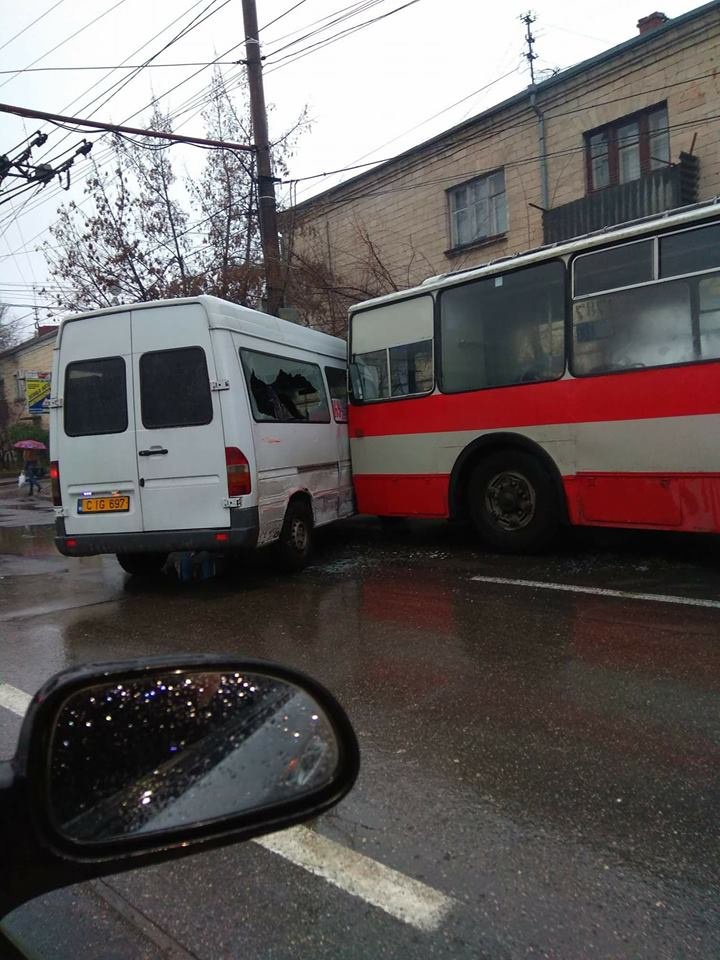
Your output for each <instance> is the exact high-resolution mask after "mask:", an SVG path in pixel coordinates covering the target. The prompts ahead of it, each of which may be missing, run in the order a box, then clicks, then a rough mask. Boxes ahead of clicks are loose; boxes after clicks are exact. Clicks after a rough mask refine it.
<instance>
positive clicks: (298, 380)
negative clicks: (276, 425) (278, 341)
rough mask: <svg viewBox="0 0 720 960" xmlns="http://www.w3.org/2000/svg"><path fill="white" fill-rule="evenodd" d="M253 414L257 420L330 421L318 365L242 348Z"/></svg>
mask: <svg viewBox="0 0 720 960" xmlns="http://www.w3.org/2000/svg"><path fill="white" fill-rule="evenodd" d="M240 357H241V359H242V364H243V369H244V371H245V379H246V381H247V385H248V390H249V392H250V404H251V406H252V412H253V417H254V418H255V420H257V421H258V422H267V421H270V422H273V421H274V422H281V423H282V422H291V423H330V411H329V410H328V402H327V394H326V392H325V384H324V383H323V378H322V373H321V372H320V367H318V366H316V365H315V364H314V363H305V362H304V361H302V360H292V359H290V358H289V357H276V356H273V355H271V354H269V353H259V352H258V351H255V350H241V351H240Z"/></svg>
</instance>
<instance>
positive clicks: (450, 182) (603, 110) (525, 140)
mask: <svg viewBox="0 0 720 960" xmlns="http://www.w3.org/2000/svg"><path fill="white" fill-rule="evenodd" d="M638 30H639V32H638V34H637V35H636V36H634V37H632V39H630V40H628V41H626V42H625V43H623V44H620V45H619V46H617V47H614V48H612V49H610V50H608V51H606V52H605V53H603V54H601V55H599V56H597V57H594V58H593V59H591V60H586V61H585V62H583V63H581V64H579V65H577V66H575V67H572V68H570V69H568V70H565V71H563V72H561V73H559V74H557V75H556V76H553V77H551V78H550V79H548V80H545V81H544V82H542V83H539V84H537V85H536V86H534V87H529V88H528V89H527V90H525V91H524V92H522V93H520V94H518V95H516V96H514V97H512V98H510V99H509V100H506V101H505V102H503V103H500V104H498V105H497V106H496V107H493V108H492V109H490V110H487V111H485V112H484V113H482V114H480V115H479V116H476V117H474V118H472V119H471V120H468V121H465V122H463V123H462V124H460V125H458V126H456V127H453V128H452V129H450V130H448V131H447V132H445V133H443V134H441V135H440V136H437V137H434V138H433V139H431V140H428V141H426V142H425V143H422V144H420V145H419V146H417V147H414V148H413V149H411V150H408V151H406V152H405V153H403V154H401V155H399V156H398V157H396V158H394V159H393V160H391V161H388V162H386V163H383V164H381V165H380V166H378V167H375V168H373V169H372V170H371V171H369V172H368V173H364V174H361V175H360V176H356V177H354V178H352V179H350V180H348V181H346V182H345V183H343V184H341V185H340V186H338V187H335V188H333V189H331V190H328V191H326V192H325V193H323V194H320V195H318V196H316V197H313V198H312V199H310V200H308V201H306V202H304V203H302V204H299V205H298V206H296V207H295V208H294V209H292V210H290V211H287V212H286V213H285V214H284V215H283V228H284V235H285V244H286V256H287V261H288V296H287V300H288V302H289V303H290V304H293V305H295V306H297V307H298V308H299V309H300V311H301V312H302V314H303V315H304V317H305V318H306V320H307V322H309V323H313V324H322V325H326V326H331V327H332V328H334V329H335V330H336V331H337V332H341V333H342V332H343V329H344V323H345V320H344V316H345V310H346V309H347V306H348V305H349V304H350V303H353V302H357V301H358V300H362V299H365V298H366V297H369V296H374V295H377V294H380V293H386V292H389V291H390V290H393V289H402V288H403V287H406V286H411V285H413V284H416V283H419V282H421V281H422V280H423V279H425V278H426V277H428V276H431V275H434V274H438V273H445V272H447V271H451V270H457V269H462V268H464V267H468V266H472V265H477V264H479V263H483V262H486V261H488V260H493V259H496V258H498V257H503V256H507V255H510V254H513V253H517V252H519V251H522V250H527V249H529V248H532V247H535V246H540V245H541V244H543V243H549V242H554V241H557V240H562V239H567V238H569V237H572V236H577V235H579V234H581V233H585V232H589V231H591V230H594V229H600V228H602V227H606V226H609V225H611V224H613V223H620V222H624V221H627V220H631V219H635V218H637V217H642V216H646V215H651V214H654V213H658V212H662V211H664V210H668V209H672V208H674V207H677V206H681V205H684V204H687V203H691V202H694V201H695V200H704V199H708V198H711V197H715V196H717V195H718V194H720V109H719V108H718V104H719V103H720V71H719V70H718V64H720V2H718V0H714V2H712V3H708V4H705V5H704V6H702V7H698V8H697V9H695V10H693V11H691V12H689V13H687V14H685V15H683V16H680V17H677V18H675V19H673V20H668V19H667V18H666V17H665V16H664V15H663V14H652V15H651V16H649V17H647V18H644V19H643V20H641V21H640V22H639V24H638Z"/></svg>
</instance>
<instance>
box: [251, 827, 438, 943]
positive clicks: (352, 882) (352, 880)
mask: <svg viewBox="0 0 720 960" xmlns="http://www.w3.org/2000/svg"><path fill="white" fill-rule="evenodd" d="M255 843H257V844H259V845H260V846H261V847H265V849H266V850H271V851H272V852H273V853H277V854H279V855H280V856H281V857H284V858H285V859H286V860H289V861H290V862H291V863H294V864H295V865H296V866H298V867H303V868H304V869H305V870H307V871H308V872H309V873H313V874H315V876H316V877H322V878H323V879H324V880H327V881H328V883H332V884H333V885H334V886H336V887H339V888H340V889H341V890H344V891H345V892H346V893H349V894H352V896H354V897H360V898H361V899H362V900H364V901H365V902H366V903H370V904H372V906H374V907H379V908H380V909H381V910H384V911H385V913H389V914H390V915H391V916H393V917H395V918H396V919H397V920H402V921H403V922H404V923H408V924H410V925H411V926H413V927H417V929H418V930H423V931H425V932H430V931H432V930H436V929H437V928H438V927H439V926H440V924H441V923H442V921H443V919H444V918H445V917H446V916H447V914H448V913H449V911H450V910H451V908H452V906H453V904H454V901H453V900H452V899H451V898H450V897H447V896H445V894H443V893H440V892H439V891H438V890H433V888H432V887H428V886H426V885H425V884H424V883H420V881H419V880H412V879H411V878H410V877H406V876H405V875H404V874H402V873H399V872H398V871H397V870H393V869H392V868H391V867H386V866H384V865H383V864H382V863H378V862H377V861H376V860H371V859H370V857H366V856H364V855H363V854H362V853H356V852H355V851H354V850H350V849H348V848H347V847H344V846H343V845H342V844H340V843H335V841H334V840H329V839H328V838H327V837H324V836H322V834H319V833H315V832H314V831H313V830H308V828H307V827H291V828H290V829H289V830H283V831H281V832H280V833H273V834H270V835H269V836H266V837H258V838H256V840H255Z"/></svg>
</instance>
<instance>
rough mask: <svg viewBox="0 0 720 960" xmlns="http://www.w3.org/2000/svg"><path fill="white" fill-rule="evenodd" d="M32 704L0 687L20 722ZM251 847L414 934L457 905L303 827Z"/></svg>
mask: <svg viewBox="0 0 720 960" xmlns="http://www.w3.org/2000/svg"><path fill="white" fill-rule="evenodd" d="M31 700H32V697H30V696H29V695H28V694H27V693H25V692H24V691H23V690H18V688H17V687H13V686H11V685H10V684H9V683H0V707H5V708H6V709H7V710H11V711H12V712H13V713H16V714H18V715H19V716H21V717H24V716H25V712H26V710H27V708H28V706H29V704H30V701H31ZM253 842H254V843H257V844H259V846H261V847H264V848H265V849H266V850H269V851H271V852H272V853H275V854H277V855H278V856H280V857H283V858H284V859H285V860H289V861H290V862H291V863H294V864H295V866H298V867H303V868H304V869H305V870H307V871H308V872H309V873H312V874H314V875H315V876H316V877H321V878H322V879H323V880H327V882H328V883H332V884H333V885H334V886H336V887H339V888H340V889H341V890H344V891H345V892H346V893H349V894H351V895H352V896H354V897H359V898H360V899H362V900H364V901H365V902H366V903H369V904H371V905H372V906H374V907H379V908H380V909H381V910H384V911H385V913H388V914H390V916H392V917H395V918H396V919H397V920H402V921H403V922H404V923H408V924H410V925H411V926H413V927H416V928H417V929H418V930H423V931H426V932H430V931H432V930H436V929H437V928H438V927H439V926H440V924H441V923H442V921H443V920H444V918H445V917H446V916H447V914H448V913H449V912H450V910H451V909H452V907H453V906H454V903H455V901H454V900H453V899H452V898H451V897H447V896H445V894H443V893H440V892H439V891H438V890H434V889H433V888H432V887H428V886H427V885H426V884H424V883H421V882H420V881H419V880H413V879H412V878H411V877H406V876H405V875H404V874H402V873H399V872H398V871H397V870H393V869H392V868H391V867H386V866H385V865H384V864H382V863H378V862H377V860H371V859H370V857H366V856H364V855H363V854H362V853H356V852H355V851H354V850H350V849H349V848H348V847H344V846H343V845H342V844H340V843H336V842H335V841H334V840H329V839H328V838H327V837H323V836H322V835H321V834H319V833H316V832H314V831H313V830H308V828H307V827H291V828H290V829H289V830H282V831H280V832H279V833H273V834H269V835H268V836H265V837H256V838H255V840H254V841H253Z"/></svg>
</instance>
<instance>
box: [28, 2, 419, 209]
mask: <svg viewBox="0 0 720 960" xmlns="http://www.w3.org/2000/svg"><path fill="white" fill-rule="evenodd" d="M215 2H216V0H215ZM225 2H228V0H225ZM381 2H385V0H363V2H362V3H358V4H355V5H352V6H351V7H347V8H344V9H343V10H341V11H338V12H339V13H341V14H344V16H341V17H340V18H336V19H335V20H331V21H330V22H329V23H328V22H327V20H328V18H323V20H322V21H320V22H322V23H323V24H324V26H323V27H322V28H321V29H323V30H324V29H327V28H328V27H329V26H332V25H334V24H335V23H337V22H339V21H341V20H342V19H346V18H347V17H349V16H353V15H356V14H357V12H358V11H362V10H366V9H369V8H371V7H372V6H375V5H377V4H378V3H381ZM412 2H417V0H412ZM198 5H199V4H194V5H193V7H194V6H198ZM224 5H225V4H222V6H224ZM191 9H192V8H191ZM205 9H207V8H205ZM218 9H220V8H218ZM291 9H292V8H291ZM346 11H349V12H346ZM186 12H189V11H186ZM203 12H204V11H203ZM213 12H216V11H213ZM288 12H290V11H286V12H285V14H284V15H287V13H288ZM284 15H281V16H284ZM329 16H330V17H332V16H333V14H330V15H329ZM195 19H197V18H195ZM278 19H281V17H280V18H276V21H275V22H277V20H278ZM272 22H273V21H271V23H272ZM371 22H374V21H371ZM267 26H269V24H267V25H266V26H265V27H264V28H263V29H266V28H267ZM316 32H317V31H316ZM310 35H311V34H308V35H307V36H310ZM328 39H329V40H330V41H332V40H333V39H334V38H328ZM168 45H169V44H168ZM241 45H242V44H235V45H234V46H233V47H230V48H229V49H228V50H226V51H225V53H223V54H221V55H220V56H219V57H217V58H216V60H220V59H222V57H224V56H227V54H228V53H229V52H232V50H234V49H236V48H237V47H239V46H241ZM166 48H167V47H166ZM166 48H165V49H166ZM214 62H215V61H211V63H210V64H209V65H212V64H213V63H214ZM202 69H205V67H203V68H201V69H200V70H197V71H195V72H194V73H192V74H191V75H190V76H189V77H186V78H185V79H184V80H182V81H180V82H179V83H177V84H175V85H174V86H173V87H171V88H169V89H168V90H166V91H164V92H163V93H162V94H160V95H159V96H158V98H157V99H160V98H162V97H166V96H168V95H169V94H170V93H173V92H174V91H175V90H177V89H178V88H179V87H180V86H182V85H184V84H185V83H187V82H189V81H190V80H192V79H193V78H194V77H195V76H197V75H198V74H199V73H200V72H202ZM114 86H117V84H116V85H114ZM110 89H112V87H111V88H110ZM97 99H98V98H96V100H95V101H93V102H97ZM74 102H76V101H74ZM151 105H152V101H151V102H150V103H148V104H146V105H144V106H143V107H141V108H139V109H138V110H136V111H135V112H134V113H132V114H130V115H129V116H128V117H127V118H126V120H125V121H124V122H126V121H127V120H128V119H132V118H133V117H134V116H137V114H138V113H141V112H142V111H144V110H146V109H147V108H148V107H149V106H151ZM100 106H102V104H101V105H100ZM100 106H99V107H97V108H96V110H94V111H93V113H92V114H91V115H90V116H93V114H94V113H96V112H97V109H100ZM189 119H191V118H188V121H189ZM61 142H62V141H61ZM111 153H112V152H111V151H108V154H107V156H104V155H101V156H100V157H96V162H97V163H98V165H100V166H101V165H102V164H103V163H104V161H105V160H106V159H108V158H109V156H110V155H111ZM57 193H58V191H57V190H54V192H53V193H51V194H48V195H45V196H43V197H42V198H38V203H37V205H38V206H39V205H40V204H42V203H44V202H46V201H47V200H49V199H50V198H51V196H57ZM30 199H32V198H28V200H26V201H25V204H24V206H25V205H26V204H27V203H28V202H29V200H30ZM81 202H82V201H81ZM29 209H34V206H33V207H30V208H29ZM21 212H22V211H21Z"/></svg>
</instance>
